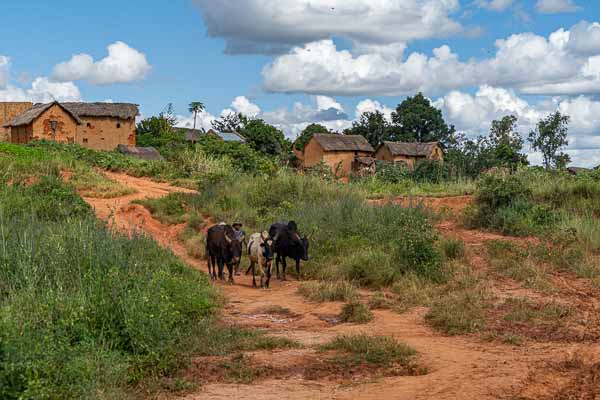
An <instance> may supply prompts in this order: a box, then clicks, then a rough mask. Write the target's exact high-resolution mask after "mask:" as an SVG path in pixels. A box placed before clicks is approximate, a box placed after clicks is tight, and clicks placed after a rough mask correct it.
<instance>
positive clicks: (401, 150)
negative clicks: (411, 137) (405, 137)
mask: <svg viewBox="0 0 600 400" xmlns="http://www.w3.org/2000/svg"><path fill="white" fill-rule="evenodd" d="M375 158H376V159H377V160H380V161H387V162H393V163H404V164H406V166H407V167H408V168H410V169H414V168H415V166H416V165H417V163H418V162H419V161H422V160H435V161H443V160H444V152H443V150H442V148H441V147H440V145H439V143H438V142H429V143H416V142H410V143H409V142H383V143H382V144H380V145H379V147H378V148H377V151H376V152H375Z"/></svg>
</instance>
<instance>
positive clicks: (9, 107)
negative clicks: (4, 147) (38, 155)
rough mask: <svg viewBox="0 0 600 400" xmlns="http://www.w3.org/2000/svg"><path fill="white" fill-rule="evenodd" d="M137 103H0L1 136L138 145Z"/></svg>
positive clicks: (110, 146)
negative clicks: (136, 126) (136, 140)
mask: <svg viewBox="0 0 600 400" xmlns="http://www.w3.org/2000/svg"><path fill="white" fill-rule="evenodd" d="M137 115H139V110H138V106H137V105H135V104H127V103H59V102H57V101H55V102H52V103H45V104H32V103H0V123H1V125H2V128H3V130H2V137H0V139H3V140H6V141H10V142H13V143H28V142H30V141H31V140H53V141H57V142H61V143H77V144H80V145H82V146H85V147H89V148H92V149H96V150H114V149H116V148H117V146H118V145H127V146H135V118H136V116H137Z"/></svg>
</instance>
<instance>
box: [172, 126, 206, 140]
mask: <svg viewBox="0 0 600 400" xmlns="http://www.w3.org/2000/svg"><path fill="white" fill-rule="evenodd" d="M178 129H180V130H181V131H182V132H185V140H187V141H188V142H197V141H198V140H200V138H201V137H202V135H204V134H205V133H204V131H203V130H201V129H191V128H178Z"/></svg>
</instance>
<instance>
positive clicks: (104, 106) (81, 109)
mask: <svg viewBox="0 0 600 400" xmlns="http://www.w3.org/2000/svg"><path fill="white" fill-rule="evenodd" d="M60 104H62V105H63V106H64V107H65V108H67V109H69V110H71V111H72V112H73V113H74V114H76V115H78V116H79V117H112V118H120V119H134V118H135V117H136V116H138V115H139V114H140V111H139V109H138V106H137V104H130V103H60Z"/></svg>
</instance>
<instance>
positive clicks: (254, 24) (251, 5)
mask: <svg viewBox="0 0 600 400" xmlns="http://www.w3.org/2000/svg"><path fill="white" fill-rule="evenodd" d="M494 1H502V0H494ZM504 1H506V0H504ZM195 4H196V5H197V6H198V7H199V9H200V11H201V13H202V16H203V19H204V23H205V26H206V28H207V31H208V34H209V35H210V36H213V37H219V38H223V39H225V41H226V52H228V53H246V54H247V53H270V54H274V53H281V52H285V51H287V50H289V49H290V47H292V46H298V45H303V44H305V43H309V42H314V41H318V40H323V39H329V38H331V37H334V36H336V37H343V38H346V39H348V40H350V41H353V42H359V43H368V44H369V43H370V44H386V43H403V42H410V41H413V40H418V39H426V38H432V37H444V36H447V35H450V34H454V33H457V32H460V31H461V30H462V27H461V25H460V24H459V23H458V22H456V21H455V20H453V19H452V18H451V14H452V13H453V12H455V11H457V10H458V9H459V8H460V3H459V0H377V1H371V0H287V1H280V0H245V1H238V0H221V1H218V2H215V1H214V0H195ZM358 22H359V23H358Z"/></svg>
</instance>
